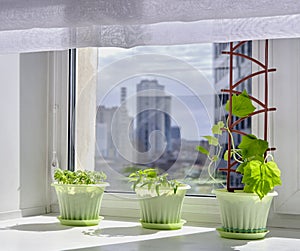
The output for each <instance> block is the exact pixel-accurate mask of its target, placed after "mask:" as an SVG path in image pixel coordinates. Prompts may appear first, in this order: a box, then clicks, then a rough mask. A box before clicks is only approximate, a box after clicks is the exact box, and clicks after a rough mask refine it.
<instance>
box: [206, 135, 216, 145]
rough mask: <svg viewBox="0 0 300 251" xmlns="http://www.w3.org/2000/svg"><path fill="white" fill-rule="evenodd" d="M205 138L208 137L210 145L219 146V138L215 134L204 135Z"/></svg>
mask: <svg viewBox="0 0 300 251" xmlns="http://www.w3.org/2000/svg"><path fill="white" fill-rule="evenodd" d="M203 138H205V139H207V141H208V143H209V144H210V145H213V146H217V145H218V144H219V140H218V139H217V138H216V137H214V136H203Z"/></svg>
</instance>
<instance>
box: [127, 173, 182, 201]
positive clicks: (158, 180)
mask: <svg viewBox="0 0 300 251" xmlns="http://www.w3.org/2000/svg"><path fill="white" fill-rule="evenodd" d="M167 176H168V174H167V173H166V174H162V175H158V170H157V169H154V168H148V169H144V170H138V171H136V172H133V173H131V174H130V175H129V178H130V180H129V182H132V183H133V185H132V189H133V190H134V191H135V189H136V188H137V187H145V186H147V188H148V190H151V189H152V188H155V191H156V194H157V196H159V190H160V188H164V187H167V188H172V189H173V192H174V194H176V192H177V189H178V187H179V186H180V185H182V183H180V182H179V181H177V180H175V179H173V180H169V179H168V178H167Z"/></svg>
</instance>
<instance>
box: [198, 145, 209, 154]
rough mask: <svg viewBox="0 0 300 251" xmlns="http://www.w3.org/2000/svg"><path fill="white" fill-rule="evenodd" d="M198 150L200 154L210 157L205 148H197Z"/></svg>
mask: <svg viewBox="0 0 300 251" xmlns="http://www.w3.org/2000/svg"><path fill="white" fill-rule="evenodd" d="M196 150H197V151H198V152H200V153H203V154H205V155H207V156H209V151H208V150H207V149H205V148H204V147H203V146H196Z"/></svg>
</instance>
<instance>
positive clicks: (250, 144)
mask: <svg viewBox="0 0 300 251" xmlns="http://www.w3.org/2000/svg"><path fill="white" fill-rule="evenodd" d="M268 147H269V144H268V141H266V140H262V139H258V138H256V137H255V136H254V135H252V134H248V135H243V137H242V141H241V143H240V144H239V146H238V148H239V149H242V156H243V158H244V159H245V158H248V159H249V158H251V159H260V160H262V158H263V155H264V153H265V152H266V150H267V149H268Z"/></svg>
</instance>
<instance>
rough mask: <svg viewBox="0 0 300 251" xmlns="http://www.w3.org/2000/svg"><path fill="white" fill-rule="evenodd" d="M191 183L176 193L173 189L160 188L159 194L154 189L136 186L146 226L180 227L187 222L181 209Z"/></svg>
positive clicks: (160, 227) (143, 221)
mask: <svg viewBox="0 0 300 251" xmlns="http://www.w3.org/2000/svg"><path fill="white" fill-rule="evenodd" d="M188 189H190V186H189V185H184V186H180V187H179V188H178V190H177V192H176V194H174V192H173V189H170V188H165V189H160V195H159V196H157V194H156V192H155V191H154V190H150V191H149V190H148V189H147V188H144V187H142V188H136V190H135V191H136V194H137V197H138V199H139V204H140V209H141V210H140V213H141V220H140V221H141V223H142V226H143V227H145V228H152V229H170V230H171V229H179V228H181V227H182V225H183V224H184V223H185V221H184V220H182V219H181V211H182V205H183V200H184V197H185V194H186V191H187V190H188Z"/></svg>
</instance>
